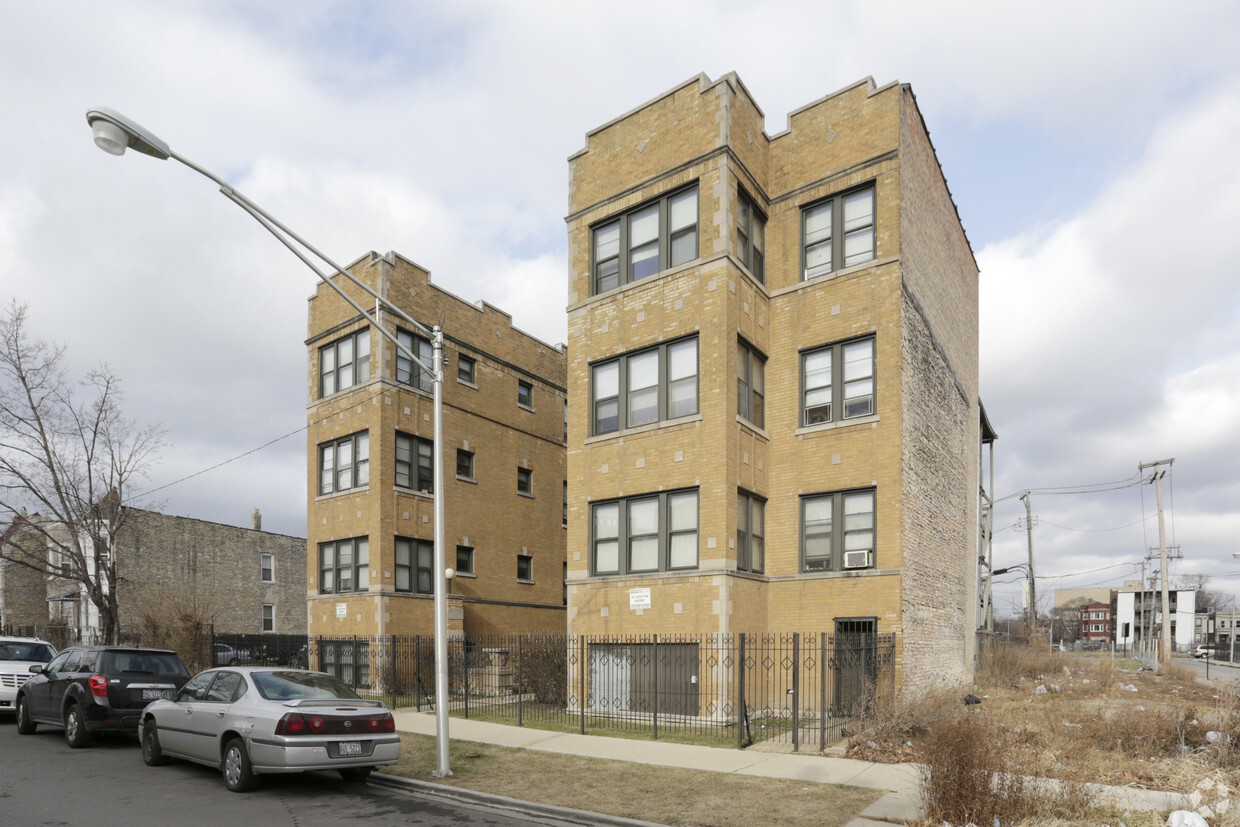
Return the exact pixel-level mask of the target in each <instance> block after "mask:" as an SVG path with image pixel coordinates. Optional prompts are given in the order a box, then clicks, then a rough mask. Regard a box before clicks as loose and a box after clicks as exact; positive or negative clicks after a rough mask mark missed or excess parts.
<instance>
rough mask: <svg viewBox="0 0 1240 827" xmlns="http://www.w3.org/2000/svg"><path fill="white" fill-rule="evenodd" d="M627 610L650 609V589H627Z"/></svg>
mask: <svg viewBox="0 0 1240 827" xmlns="http://www.w3.org/2000/svg"><path fill="white" fill-rule="evenodd" d="M629 608H630V609H649V608H650V589H649V588H645V589H629Z"/></svg>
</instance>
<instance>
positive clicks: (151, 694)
mask: <svg viewBox="0 0 1240 827" xmlns="http://www.w3.org/2000/svg"><path fill="white" fill-rule="evenodd" d="M163 696H164V690H162V689H143V690H142V700H144V701H157V700H159V699H160V698H162V697H163Z"/></svg>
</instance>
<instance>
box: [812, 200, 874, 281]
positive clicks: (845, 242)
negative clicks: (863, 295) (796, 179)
mask: <svg viewBox="0 0 1240 827" xmlns="http://www.w3.org/2000/svg"><path fill="white" fill-rule="evenodd" d="M801 237H802V256H803V262H802V263H803V265H804V268H803V271H802V272H803V273H804V276H805V278H807V279H812V278H814V277H815V276H821V275H823V274H824V273H830V272H833V271H835V270H840V269H842V268H844V267H850V266H852V265H854V264H861V263H862V262H865V261H869V260H870V259H872V258H874V187H873V185H871V186H868V187H864V188H862V189H859V190H853V191H851V192H845V193H841V194H839V195H835V196H832V197H831V198H828V199H826V200H825V201H819V202H818V203H817V204H812V205H810V206H809V207H806V208H805V209H804V210H802V212H801ZM837 242H838V243H837Z"/></svg>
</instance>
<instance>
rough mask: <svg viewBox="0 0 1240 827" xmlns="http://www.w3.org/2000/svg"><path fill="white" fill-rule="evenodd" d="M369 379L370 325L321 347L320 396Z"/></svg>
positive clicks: (329, 394)
mask: <svg viewBox="0 0 1240 827" xmlns="http://www.w3.org/2000/svg"><path fill="white" fill-rule="evenodd" d="M368 379H370V329H369V328H367V329H365V330H359V331H358V332H357V333H354V334H352V335H350V336H345V337H344V338H343V339H340V340H338V341H335V342H332V343H331V344H330V345H327V346H326V347H321V348H319V396H331V395H332V394H333V393H337V392H339V391H342V390H345V389H346V388H351V387H353V386H354V385H360V384H362V383H363V382H365V381H367V380H368Z"/></svg>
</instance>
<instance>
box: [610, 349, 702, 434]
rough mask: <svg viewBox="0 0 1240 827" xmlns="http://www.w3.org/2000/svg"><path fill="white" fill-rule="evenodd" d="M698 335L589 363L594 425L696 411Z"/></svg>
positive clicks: (632, 423) (620, 425)
mask: <svg viewBox="0 0 1240 827" xmlns="http://www.w3.org/2000/svg"><path fill="white" fill-rule="evenodd" d="M697 374H698V349H697V338H696V337H694V338H690V339H681V340H680V341H677V342H671V343H668V344H662V345H659V346H657V347H653V348H650V349H648V350H642V351H639V352H637V353H632V354H629V355H626V356H621V357H619V358H616V359H610V360H608V361H606V362H599V363H598V364H596V365H594V366H593V367H592V368H591V374H590V393H591V400H592V401H591V405H592V409H591V429H592V433H593V434H595V435H598V434H607V433H611V432H613V431H618V430H622V429H624V428H635V427H637V426H639V425H646V424H649V423H651V422H657V421H659V420H664V419H675V418H677V417H681V416H688V415H690V414H695V413H697V412H698V385H697Z"/></svg>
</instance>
